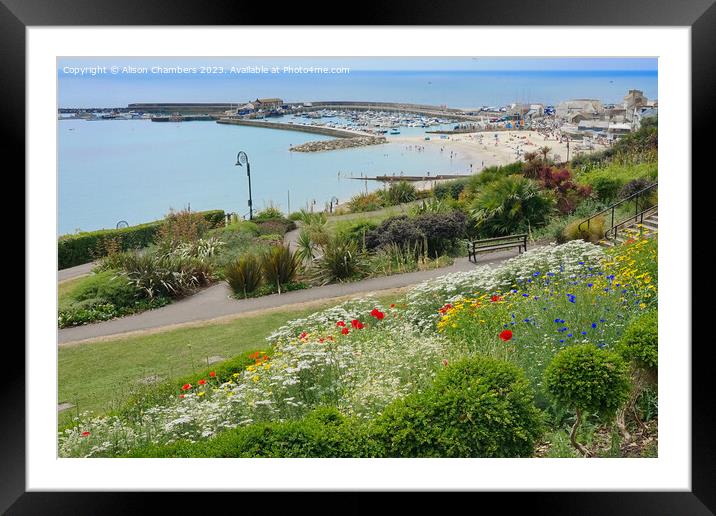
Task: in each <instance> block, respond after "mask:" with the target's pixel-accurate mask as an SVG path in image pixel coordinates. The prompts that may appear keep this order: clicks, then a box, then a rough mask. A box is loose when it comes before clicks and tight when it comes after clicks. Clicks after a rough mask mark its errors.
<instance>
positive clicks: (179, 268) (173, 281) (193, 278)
mask: <svg viewBox="0 0 716 516" xmlns="http://www.w3.org/2000/svg"><path fill="white" fill-rule="evenodd" d="M122 267H123V270H124V272H125V274H126V275H127V278H129V280H130V281H131V282H132V283H133V284H134V285H135V286H136V287H137V288H138V289H140V290H141V291H142V293H143V294H144V295H145V296H146V297H148V298H150V299H152V298H155V297H158V296H169V297H179V296H183V295H186V294H189V293H190V292H192V291H193V290H195V289H196V288H198V287H200V286H203V285H206V284H208V283H210V282H211V281H212V280H213V271H212V269H211V266H210V265H209V264H208V263H206V262H203V261H201V260H199V259H197V258H182V257H178V256H173V255H159V254H156V253H140V252H134V253H127V255H126V257H125V259H124V261H123V264H122Z"/></svg>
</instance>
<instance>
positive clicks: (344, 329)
mask: <svg viewBox="0 0 716 516" xmlns="http://www.w3.org/2000/svg"><path fill="white" fill-rule="evenodd" d="M349 331H350V330H349V329H348V328H343V329H342V330H341V333H342V334H343V335H348V332H349Z"/></svg>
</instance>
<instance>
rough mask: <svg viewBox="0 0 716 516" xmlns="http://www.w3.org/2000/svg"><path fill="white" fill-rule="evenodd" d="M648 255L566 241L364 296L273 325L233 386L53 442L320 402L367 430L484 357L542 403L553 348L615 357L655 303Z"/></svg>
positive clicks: (101, 452) (166, 436) (213, 423)
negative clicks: (630, 327)
mask: <svg viewBox="0 0 716 516" xmlns="http://www.w3.org/2000/svg"><path fill="white" fill-rule="evenodd" d="M655 253H656V239H655V238H654V239H649V240H636V241H634V242H633V243H630V244H627V245H624V246H621V247H619V248H616V249H615V250H613V251H611V252H610V253H609V254H607V253H605V252H604V250H603V249H602V248H600V247H597V246H595V245H592V244H589V243H585V242H582V241H573V242H569V243H568V244H565V245H562V246H549V247H545V248H541V249H536V250H533V251H530V252H528V253H525V254H523V255H521V256H520V257H517V258H514V259H512V260H509V261H507V262H504V263H503V264H501V265H499V266H495V267H490V266H483V267H479V268H476V269H475V270H474V271H471V272H469V273H456V274H450V275H446V276H443V277H440V278H437V279H434V280H431V281H428V282H425V283H422V284H420V285H417V286H415V287H413V288H412V289H411V290H410V291H409V292H408V293H407V294H406V295H405V297H404V298H403V299H402V300H401V301H400V302H398V303H396V304H393V305H390V306H381V305H380V304H378V303H377V302H376V301H375V300H374V299H372V298H370V297H366V298H363V299H360V300H356V301H350V302H346V303H343V304H341V305H338V306H336V307H333V308H331V309H328V310H324V311H322V312H317V313H314V314H312V315H311V316H309V317H306V318H302V319H297V320H295V321H292V322H291V323H289V324H287V325H285V326H283V327H281V328H279V329H278V330H277V331H276V332H274V333H273V334H272V335H270V336H269V337H268V339H267V340H268V342H267V343H266V349H265V350H264V351H263V352H261V351H259V352H257V353H256V354H255V355H254V356H253V357H252V359H253V363H252V364H250V365H249V366H248V367H246V368H245V369H244V370H242V371H238V372H236V373H234V374H233V376H232V377H231V378H230V379H229V380H228V381H223V382H222V381H219V380H218V379H217V378H216V377H212V376H211V375H207V377H206V378H203V379H201V381H199V382H197V383H194V384H185V385H183V386H181V387H180V388H178V389H177V392H176V394H175V395H173V396H172V397H171V398H169V399H167V400H166V401H165V403H162V404H159V405H156V406H154V407H151V408H149V409H146V410H143V411H141V412H140V413H139V414H136V415H135V416H133V417H119V416H105V417H96V418H90V417H88V416H84V417H82V418H78V419H77V421H76V426H75V427H73V428H69V429H66V430H64V431H63V432H62V433H61V434H60V435H59V449H60V456H117V455H123V454H130V453H132V450H136V449H138V448H141V447H143V446H159V447H161V446H164V445H172V444H173V443H178V442H186V443H192V442H200V441H202V440H206V439H210V438H212V437H214V436H216V435H217V434H221V433H222V432H225V431H227V430H231V429H234V428H237V427H244V426H249V425H253V424H259V423H260V424H264V423H268V422H273V423H277V422H283V421H297V420H302V418H305V417H306V416H307V415H308V414H310V413H312V411H314V410H315V409H317V408H320V407H324V406H330V407H334V408H337V409H338V410H339V411H340V413H341V414H343V415H344V416H346V417H350V418H351V420H356V421H365V422H371V421H374V420H376V418H380V417H381V414H383V412H384V411H385V410H387V408H388V407H389V406H391V407H392V406H393V404H394V403H399V402H400V400H403V399H408V397H411V396H413V397H414V396H415V395H417V394H420V393H421V392H428V391H429V390H430V389H432V385H433V382H434V379H435V378H436V375H437V374H438V372H439V371H440V370H442V369H443V368H450V367H451V365H452V364H454V363H456V362H459V361H460V360H461V359H464V358H466V357H479V356H484V355H487V356H490V357H493V358H497V359H501V360H503V361H507V362H511V363H512V364H514V365H516V366H518V369H522V370H523V371H524V373H525V376H526V379H527V381H528V382H529V384H530V385H531V386H532V388H533V389H534V390H535V392H536V393H537V395H538V398H537V403H538V405H541V406H542V407H543V408H545V405H544V404H543V403H541V398H542V397H541V396H540V390H541V375H542V371H543V370H544V368H545V367H546V366H547V364H548V363H549V361H550V360H551V358H552V357H553V356H554V355H555V354H556V353H557V352H558V351H559V350H560V349H562V348H564V347H566V346H569V345H570V344H572V343H588V344H593V345H595V346H596V347H598V348H602V347H604V348H611V347H613V346H615V345H616V343H617V342H618V340H619V338H620V336H621V334H622V332H623V330H624V327H625V325H626V324H627V322H628V321H629V319H630V318H631V317H632V316H633V315H634V314H636V313H639V312H640V311H643V310H644V309H646V308H648V307H649V306H651V305H652V304H654V303H655V302H656V288H655V286H654V284H655V282H656V281H655V280H656V273H655V270H654V269H653V267H654V265H653V264H654V263H655ZM178 387H179V386H178ZM410 399H413V398H410ZM417 399H422V398H417ZM413 403H414V402H413ZM395 410H397V409H395V408H393V409H390V412H391V413H394V412H395ZM411 410H412V409H411ZM530 435H532V434H530ZM461 449H462V448H461ZM520 449H521V450H522V449H523V448H520ZM462 450H463V451H461V452H460V454H467V455H470V454H471V453H472V454H475V453H477V454H479V453H483V452H482V451H479V450H478V451H475V450H473V451H472V452H470V451H469V450H468V449H467V448H465V449H462ZM401 453H403V452H401V451H400V450H395V449H393V450H392V451H391V452H390V454H392V455H401ZM405 453H407V452H405ZM421 453H422V452H421ZM450 453H452V452H450ZM485 453H487V452H485ZM490 453H493V452H490ZM520 453H522V452H520Z"/></svg>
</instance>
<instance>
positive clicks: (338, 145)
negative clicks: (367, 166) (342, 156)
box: [289, 136, 387, 152]
mask: <svg viewBox="0 0 716 516" xmlns="http://www.w3.org/2000/svg"><path fill="white" fill-rule="evenodd" d="M386 142H387V140H386V139H385V137H384V136H357V137H355V138H341V139H338V140H327V141H322V142H308V143H304V144H302V145H296V146H295V147H291V148H290V149H289V150H292V151H296V152H321V151H329V150H336V149H349V148H351V147H364V146H366V145H379V144H381V143H386Z"/></svg>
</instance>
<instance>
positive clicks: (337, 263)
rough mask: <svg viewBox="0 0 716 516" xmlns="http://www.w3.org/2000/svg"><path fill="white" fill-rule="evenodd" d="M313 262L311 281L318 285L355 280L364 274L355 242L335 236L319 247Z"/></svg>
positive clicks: (361, 256)
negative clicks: (318, 253) (319, 253)
mask: <svg viewBox="0 0 716 516" xmlns="http://www.w3.org/2000/svg"><path fill="white" fill-rule="evenodd" d="M321 251H322V254H321V256H320V257H319V258H318V259H316V260H315V261H314V262H313V269H312V271H311V273H312V274H311V275H312V279H313V281H315V282H316V283H318V284H320V285H326V284H328V283H334V282H340V281H346V280H352V279H357V278H360V277H362V276H364V275H365V274H366V272H367V271H366V263H365V259H364V257H363V254H362V253H361V252H360V250H359V249H358V244H357V242H356V241H355V240H351V239H349V238H347V237H345V236H342V235H335V236H333V237H332V238H330V239H329V240H328V242H327V243H326V244H324V245H323V246H321Z"/></svg>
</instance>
